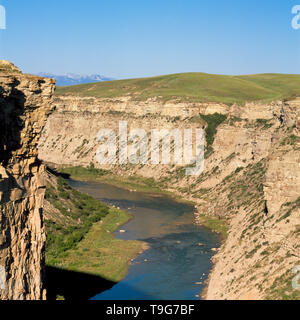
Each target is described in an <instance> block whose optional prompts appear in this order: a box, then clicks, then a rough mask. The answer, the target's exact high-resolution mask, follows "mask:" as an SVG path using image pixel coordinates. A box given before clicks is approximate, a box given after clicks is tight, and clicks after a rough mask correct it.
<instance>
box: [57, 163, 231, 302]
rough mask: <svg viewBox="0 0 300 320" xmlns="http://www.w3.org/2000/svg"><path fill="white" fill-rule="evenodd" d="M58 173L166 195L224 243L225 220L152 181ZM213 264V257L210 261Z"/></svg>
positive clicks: (89, 171)
mask: <svg viewBox="0 0 300 320" xmlns="http://www.w3.org/2000/svg"><path fill="white" fill-rule="evenodd" d="M60 172H62V173H64V174H68V175H71V177H72V179H75V180H82V181H97V182H101V183H109V184H110V185H114V186H118V187H122V188H125V189H127V190H129V191H130V192H137V191H142V192H147V193H149V194H151V193H152V194H156V195H158V194H159V195H166V196H171V197H172V198H174V199H175V200H176V201H178V202H181V203H187V204H191V205H193V206H194V207H195V209H196V211H195V221H194V222H195V223H196V224H197V225H201V226H204V227H206V228H208V229H209V230H211V231H212V232H215V233H216V234H217V235H218V237H219V239H220V242H221V244H223V243H224V242H225V241H226V238H227V232H228V229H229V226H228V223H227V221H226V220H224V219H221V218H220V217H218V218H216V217H209V216H205V215H204V214H203V213H202V212H199V211H198V210H197V209H198V208H197V206H196V205H195V203H194V202H193V201H190V200H186V199H184V198H183V197H182V196H181V195H178V194H174V193H170V192H168V191H164V190H163V189H162V187H161V186H160V185H159V184H158V183H157V182H155V181H154V180H152V179H145V178H143V177H134V178H131V179H130V178H124V177H117V176H114V175H111V174H110V173H108V172H106V171H104V170H100V169H95V168H83V167H75V168H74V167H73V168H72V167H64V168H60ZM158 191H159V192H158ZM212 249H213V253H214V254H215V253H216V252H217V251H218V249H217V248H212ZM211 261H212V262H213V257H212V259H211ZM208 283H209V278H208V279H207V280H206V281H205V285H206V286H205V288H204V289H203V290H202V294H201V297H202V298H203V297H205V291H206V289H207V286H208Z"/></svg>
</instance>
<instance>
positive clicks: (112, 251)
mask: <svg viewBox="0 0 300 320" xmlns="http://www.w3.org/2000/svg"><path fill="white" fill-rule="evenodd" d="M62 194H63V195H66V196H64V197H61V195H62ZM46 200H47V201H49V202H50V204H52V205H53V207H54V208H56V209H57V210H58V211H59V212H60V214H61V216H59V217H57V216H55V215H54V214H53V213H52V214H51V212H50V213H48V214H47V219H46V229H47V241H46V264H47V265H48V266H52V267H58V268H63V269H66V270H71V271H77V272H84V273H90V274H94V275H100V276H102V277H104V278H106V279H109V280H112V281H120V280H121V279H122V278H123V277H124V276H125V275H126V273H127V270H128V266H129V261H130V259H132V258H134V257H135V256H137V254H138V253H139V252H141V251H142V247H143V246H144V244H143V243H142V242H139V241H124V240H119V239H116V238H115V236H114V235H113V234H112V232H114V231H115V230H117V229H118V228H119V227H120V226H121V225H123V224H124V223H126V222H127V221H128V220H129V219H131V217H132V216H131V215H130V214H128V213H125V212H123V211H120V210H117V209H114V208H109V207H108V206H106V205H105V204H103V203H101V202H100V201H98V200H96V199H94V198H93V197H91V196H89V195H86V194H83V193H81V192H79V191H77V190H75V189H73V188H71V187H70V185H69V184H68V182H67V181H66V180H64V179H63V178H62V177H58V178H57V185H56V186H55V185H53V184H50V183H49V184H48V186H47V191H46Z"/></svg>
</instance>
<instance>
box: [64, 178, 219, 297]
mask: <svg viewBox="0 0 300 320" xmlns="http://www.w3.org/2000/svg"><path fill="white" fill-rule="evenodd" d="M69 182H70V185H71V186H72V187H74V188H76V189H78V190H79V191H81V192H84V193H87V194H89V195H91V196H93V197H95V198H96V199H99V200H101V201H102V202H104V203H105V204H107V205H110V206H115V207H117V208H120V209H122V210H125V211H128V212H130V213H131V214H133V216H134V219H132V220H130V221H129V222H128V223H127V224H125V225H123V226H122V227H120V229H119V230H118V231H117V232H116V233H115V234H116V236H117V238H119V239H123V240H141V241H144V242H146V243H148V244H149V246H150V248H149V249H148V250H146V251H144V252H143V253H142V254H141V255H139V256H138V257H137V258H136V259H135V260H133V261H132V263H131V266H130V268H129V272H128V274H127V276H126V277H125V278H124V279H123V280H121V281H120V282H119V283H117V284H116V285H114V286H113V287H112V288H111V289H110V290H107V291H104V292H100V290H99V294H98V295H96V296H95V297H91V298H92V299H93V300H111V299H113V300H123V299H124V300H148V299H151V300H167V299H175V300H187V299H200V293H201V291H202V290H203V289H204V286H205V280H206V279H207V277H208V274H209V272H210V270H211V268H212V263H211V257H212V255H213V251H212V248H216V247H218V246H219V245H220V239H219V236H218V235H217V234H216V233H213V232H211V231H210V230H209V229H207V228H205V227H201V226H196V225H195V224H194V223H193V222H194V214H193V212H194V208H193V206H191V205H188V204H184V203H179V202H176V201H175V200H173V199H172V198H170V197H167V196H165V195H163V196H162V195H156V194H149V193H142V192H130V191H129V190H125V189H122V188H119V187H115V186H111V185H108V184H102V183H99V182H82V181H75V180H70V181H69Z"/></svg>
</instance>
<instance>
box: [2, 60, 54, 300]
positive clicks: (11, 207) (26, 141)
mask: <svg viewBox="0 0 300 320" xmlns="http://www.w3.org/2000/svg"><path fill="white" fill-rule="evenodd" d="M54 88H55V82H54V80H51V79H44V78H40V77H35V76H30V75H23V74H22V73H21V72H20V71H19V70H18V69H17V68H16V67H14V66H13V65H12V64H9V63H8V62H6V61H4V62H3V61H2V62H1V63H0V123H1V126H0V210H1V211H0V300H36V299H45V298H46V291H45V288H44V258H45V257H44V248H45V238H46V236H45V227H44V224H43V219H42V215H43V199H44V192H45V184H44V169H45V167H44V165H43V164H42V163H41V161H40V160H39V159H38V157H37V156H38V154H37V145H38V140H39V137H40V133H41V130H42V129H43V127H44V125H45V123H46V119H47V116H48V115H49V113H50V112H51V109H52V96H53V92H54Z"/></svg>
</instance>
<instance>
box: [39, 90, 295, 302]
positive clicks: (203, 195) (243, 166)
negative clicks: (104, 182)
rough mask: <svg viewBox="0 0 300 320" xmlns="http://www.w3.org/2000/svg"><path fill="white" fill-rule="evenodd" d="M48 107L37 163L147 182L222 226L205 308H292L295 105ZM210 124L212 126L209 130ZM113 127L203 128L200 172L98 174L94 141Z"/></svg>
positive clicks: (164, 169)
mask: <svg viewBox="0 0 300 320" xmlns="http://www.w3.org/2000/svg"><path fill="white" fill-rule="evenodd" d="M54 104H55V108H56V110H55V111H54V112H53V113H52V115H51V116H50V117H49V120H48V122H47V124H46V126H45V130H44V131H43V135H42V138H41V140H40V144H39V156H40V158H41V159H42V160H44V161H46V162H47V163H49V164H51V163H52V164H55V165H56V166H83V167H89V166H90V165H93V166H94V167H95V168H100V169H103V170H107V171H109V172H112V173H113V174H114V175H115V176H118V177H120V178H121V179H122V178H124V179H125V178H128V177H134V176H142V177H144V178H149V179H154V180H155V181H156V182H157V183H158V184H159V185H160V186H161V188H162V189H163V190H166V191H169V192H170V193H173V194H175V195H177V196H180V197H182V198H184V199H186V200H190V201H192V202H193V203H194V204H195V207H196V210H197V212H196V216H195V219H196V221H197V223H199V224H202V223H204V221H205V220H206V219H207V217H210V218H214V219H217V220H218V219H220V220H222V221H224V222H225V223H226V225H227V228H228V233H227V236H226V238H224V241H223V245H222V247H221V248H220V250H218V252H217V253H216V255H215V256H214V257H213V262H214V269H213V271H212V273H211V275H210V279H209V282H208V285H207V288H206V290H205V292H204V293H203V296H204V297H205V298H206V299H267V298H270V299H284V298H297V299H298V298H299V293H298V291H295V290H293V288H292V279H293V277H294V275H293V273H292V268H293V267H294V266H296V265H298V264H299V263H300V252H299V227H300V219H299V218H300V208H299V195H300V137H299V127H300V113H299V112H300V99H297V98H295V99H291V100H282V101H274V102H269V103H260V102H251V103H245V104H232V105H226V104H222V103H215V102H213V103H195V102H179V101H167V102H163V101H161V100H160V99H156V98H150V99H148V100H146V101H140V100H135V99H134V98H132V97H128V96H125V97H118V98H95V97H78V96H75V95H74V96H68V95H64V96H56V98H55V102H54ZM215 119H221V120H220V121H219V122H218V121H217V124H214V121H215ZM120 120H125V121H127V122H128V129H129V130H130V129H133V128H143V129H144V130H146V131H147V132H149V133H150V130H151V129H153V128H158V129H160V128H161V129H162V128H164V129H172V128H205V129H206V132H207V139H206V140H207V146H206V147H207V152H206V159H205V171H204V172H203V174H202V175H201V176H199V177H197V176H196V177H192V176H191V177H188V176H186V175H185V168H184V167H182V166H177V165H170V166H166V165H143V164H140V165H136V166H133V165H130V164H128V165H101V166H100V165H99V163H97V161H96V159H95V154H96V151H97V149H98V148H99V142H97V141H96V135H97V132H98V130H100V129H103V128H111V129H113V130H116V131H117V127H118V123H119V121H120ZM210 123H211V124H210ZM214 125H215V126H214ZM209 126H214V128H215V133H213V134H210V131H212V130H209V129H210V128H209ZM209 134H210V136H209Z"/></svg>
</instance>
